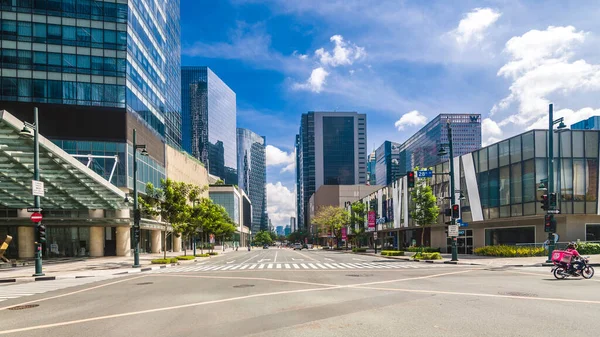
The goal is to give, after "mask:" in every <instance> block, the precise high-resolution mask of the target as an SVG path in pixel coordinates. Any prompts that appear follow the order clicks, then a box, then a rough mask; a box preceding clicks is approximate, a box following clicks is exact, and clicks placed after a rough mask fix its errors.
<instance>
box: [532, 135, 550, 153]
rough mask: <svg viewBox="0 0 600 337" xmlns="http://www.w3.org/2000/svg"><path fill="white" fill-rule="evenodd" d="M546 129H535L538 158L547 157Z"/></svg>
mask: <svg viewBox="0 0 600 337" xmlns="http://www.w3.org/2000/svg"><path fill="white" fill-rule="evenodd" d="M546 133H547V132H546V131H535V156H536V157H538V158H546V157H547V153H548V152H547V147H548V145H547V144H548V143H547V139H546V138H547V137H546Z"/></svg>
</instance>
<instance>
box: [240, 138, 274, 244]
mask: <svg viewBox="0 0 600 337" xmlns="http://www.w3.org/2000/svg"><path fill="white" fill-rule="evenodd" d="M265 145H266V140H265V137H263V136H259V135H257V134H256V133H254V132H252V131H250V130H248V129H242V128H238V129H237V161H238V162H237V172H238V186H239V187H240V188H241V189H242V190H244V192H246V194H247V195H248V197H249V198H250V201H251V202H252V232H253V233H258V232H259V231H261V230H266V229H267V226H268V223H267V217H266V212H267V157H266V150H265Z"/></svg>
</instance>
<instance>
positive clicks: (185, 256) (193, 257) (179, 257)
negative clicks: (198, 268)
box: [177, 255, 196, 260]
mask: <svg viewBox="0 0 600 337" xmlns="http://www.w3.org/2000/svg"><path fill="white" fill-rule="evenodd" d="M195 258H196V257H195V256H191V255H182V256H178V257H177V259H178V260H193V259H195Z"/></svg>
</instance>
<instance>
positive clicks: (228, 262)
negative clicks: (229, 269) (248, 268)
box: [226, 260, 235, 264]
mask: <svg viewBox="0 0 600 337" xmlns="http://www.w3.org/2000/svg"><path fill="white" fill-rule="evenodd" d="M234 262H235V260H232V261H227V262H226V263H227V264H230V263H234Z"/></svg>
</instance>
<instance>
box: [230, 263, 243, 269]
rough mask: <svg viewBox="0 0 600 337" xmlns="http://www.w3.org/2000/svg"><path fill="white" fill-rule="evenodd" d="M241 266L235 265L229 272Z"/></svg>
mask: <svg viewBox="0 0 600 337" xmlns="http://www.w3.org/2000/svg"><path fill="white" fill-rule="evenodd" d="M241 266H242V265H241V264H238V265H235V266H233V268H231V270H236V269H238V268H239V267H241Z"/></svg>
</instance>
